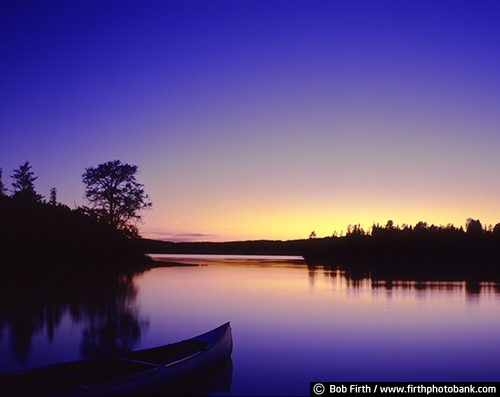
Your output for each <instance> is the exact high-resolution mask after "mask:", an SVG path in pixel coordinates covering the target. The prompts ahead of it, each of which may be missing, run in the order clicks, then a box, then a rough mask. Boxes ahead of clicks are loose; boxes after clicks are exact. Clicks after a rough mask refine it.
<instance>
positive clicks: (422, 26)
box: [0, 0, 500, 241]
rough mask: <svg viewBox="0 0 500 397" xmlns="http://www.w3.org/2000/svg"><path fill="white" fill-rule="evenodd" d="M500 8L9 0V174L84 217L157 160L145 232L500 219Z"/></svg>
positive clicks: (283, 235)
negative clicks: (115, 176) (105, 186)
mask: <svg viewBox="0 0 500 397" xmlns="http://www.w3.org/2000/svg"><path fill="white" fill-rule="evenodd" d="M499 20H500V3H499V2H498V1H482V0H474V1H463V0H450V1H447V0H443V1H426V0H421V1H411V0H408V1H383V0H381V1H375V0H374V1H358V0H349V1H347V0H345V1H340V0H339V1H333V0H332V1H294V0H288V1H272V0H266V1H259V0H252V1H245V0H236V1H215V0H213V1H212V0H210V1H195V0H183V1H175V0H171V1H149V0H142V1H139V0H137V1H127V0H120V1H106V0H100V1H93V0H88V1H78V0H71V1H51V0H47V1H23V0H14V1H12V0H3V1H2V2H0V142H1V143H0V168H2V169H3V177H2V180H3V182H4V184H5V185H6V186H7V187H9V188H12V186H11V183H12V179H11V178H10V175H12V174H13V170H14V169H17V168H19V166H20V165H21V164H23V163H24V162H25V161H27V160H28V161H29V162H30V164H31V166H32V171H33V172H34V173H35V175H36V176H37V177H38V179H37V180H36V181H35V188H36V191H37V192H38V193H40V194H42V195H43V196H45V197H46V198H47V199H48V198H49V192H50V189H51V188H53V187H55V188H56V189H57V199H58V201H60V202H63V203H64V204H67V205H69V206H70V207H71V208H74V207H75V206H81V205H85V204H87V202H86V201H85V199H84V198H83V194H84V185H83V183H82V174H83V172H84V171H85V168H87V167H90V166H94V167H95V166H97V165H99V164H102V163H105V162H107V161H111V160H115V159H119V160H121V161H122V162H124V163H129V164H134V165H137V166H138V167H139V173H138V174H137V180H138V181H139V182H140V183H142V184H144V187H145V190H146V193H148V194H149V196H150V197H151V200H152V202H153V209H152V210H150V211H146V212H144V214H143V215H144V217H143V220H144V223H143V224H142V225H140V230H141V234H142V235H143V236H144V237H148V238H156V239H163V240H168V241H234V240H257V239H272V240H289V239H300V238H307V237H308V236H309V234H310V233H311V232H312V231H315V232H316V235H317V236H318V237H323V236H331V235H332V234H333V232H335V231H336V232H337V233H341V232H344V233H345V231H346V228H347V225H349V224H360V225H361V227H363V228H365V230H366V229H368V228H369V227H370V226H371V225H372V224H374V223H380V224H381V225H385V223H386V222H387V220H389V219H390V220H393V221H394V223H395V224H399V225H402V224H410V225H415V224H416V223H417V222H419V221H425V222H427V223H429V224H435V225H447V224H449V223H452V224H454V225H455V226H457V227H458V226H463V225H465V220H466V219H467V218H474V219H479V220H480V221H481V222H482V223H483V224H493V225H494V224H496V223H498V222H500V155H499V153H500V73H499V71H500V46H499V43H500V24H499V23H498V21H499Z"/></svg>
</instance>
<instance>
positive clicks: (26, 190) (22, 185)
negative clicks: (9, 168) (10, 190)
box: [10, 161, 43, 203]
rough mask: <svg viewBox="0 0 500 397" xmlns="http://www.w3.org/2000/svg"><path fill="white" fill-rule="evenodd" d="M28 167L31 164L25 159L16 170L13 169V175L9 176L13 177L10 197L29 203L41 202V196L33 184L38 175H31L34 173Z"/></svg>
mask: <svg viewBox="0 0 500 397" xmlns="http://www.w3.org/2000/svg"><path fill="white" fill-rule="evenodd" d="M30 169H31V165H30V164H29V161H26V162H25V163H24V164H23V165H21V166H20V167H19V169H18V170H14V175H11V176H10V177H11V178H13V179H14V182H12V186H13V187H14V194H13V195H12V197H13V198H15V199H20V200H23V201H26V202H31V203H37V202H41V201H42V199H43V196H42V195H40V194H38V193H37V192H36V191H35V185H34V184H33V182H34V181H35V180H36V179H37V178H38V177H36V176H33V175H34V173H33V172H32V171H30Z"/></svg>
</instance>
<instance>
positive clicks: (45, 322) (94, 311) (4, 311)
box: [0, 270, 148, 364]
mask: <svg viewBox="0 0 500 397" xmlns="http://www.w3.org/2000/svg"><path fill="white" fill-rule="evenodd" d="M136 296H137V288H136V286H135V284H134V274H118V273H117V272H106V271H99V272H96V271H90V270H88V271H78V272H74V271H69V270H67V271H62V272H48V273H47V272H43V271H41V270H38V271H36V270H30V271H29V272H17V271H10V272H9V273H8V274H3V275H2V277H1V278H0V331H1V332H0V338H3V337H5V335H7V334H8V335H9V337H10V340H9V343H8V345H9V347H10V351H11V354H12V356H13V357H14V358H15V359H17V361H18V362H19V363H20V364H24V363H25V362H26V361H27V359H28V357H29V355H30V351H31V345H32V340H33V338H34V335H36V334H39V333H41V332H43V330H46V338H47V340H48V342H52V341H53V339H54V332H55V331H56V330H57V329H58V328H59V327H61V326H62V322H63V319H64V318H65V317H67V316H69V317H70V318H71V321H72V326H75V325H81V326H82V327H83V332H82V336H81V343H80V354H81V355H82V356H84V357H91V356H97V355H102V354H108V353H117V352H121V351H127V350H131V349H132V348H133V347H134V345H135V344H136V343H137V341H139V340H140V338H141V334H142V332H143V331H144V329H145V328H147V326H148V322H147V321H144V320H141V319H140V317H139V315H138V311H137V310H136V309H135V305H134V302H135V299H136Z"/></svg>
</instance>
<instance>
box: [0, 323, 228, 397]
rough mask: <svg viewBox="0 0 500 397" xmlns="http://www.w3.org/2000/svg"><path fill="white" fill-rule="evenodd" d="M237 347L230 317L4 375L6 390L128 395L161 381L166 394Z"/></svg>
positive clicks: (0, 382) (1, 386)
mask: <svg viewBox="0 0 500 397" xmlns="http://www.w3.org/2000/svg"><path fill="white" fill-rule="evenodd" d="M232 349H233V340H232V335H231V326H230V324H229V322H228V323H226V324H223V325H221V326H220V327H218V328H215V329H213V330H211V331H209V332H206V333H204V334H201V335H198V336H196V337H194V338H191V339H187V340H184V341H181V342H178V343H173V344H169V345H164V346H160V347H155V348H152V349H145V350H137V351H133V352H128V353H124V354H119V355H114V356H108V357H99V358H90V359H84V360H80V361H73V362H68V363H62V364H55V365H50V366H46V367H40V368H34V369H29V370H24V371H18V372H13V373H9V374H4V375H0V391H1V393H2V394H5V395H37V396H86V395H127V394H134V393H135V394H137V393H143V392H148V390H149V391H151V390H154V388H157V387H159V386H161V388H162V390H163V391H164V392H165V394H177V393H178V392H179V390H180V389H179V388H182V385H183V384H186V383H192V382H196V381H197V380H198V379H200V374H204V373H208V372H210V371H211V370H215V369H216V368H218V367H221V366H223V365H224V364H225V363H227V361H228V360H230V356H231V352H232ZM231 368H232V367H231ZM201 378H203V377H201Z"/></svg>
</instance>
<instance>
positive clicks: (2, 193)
mask: <svg viewBox="0 0 500 397" xmlns="http://www.w3.org/2000/svg"><path fill="white" fill-rule="evenodd" d="M6 192H7V189H6V188H5V185H4V184H3V181H2V169H1V168H0V197H3V196H5V195H6Z"/></svg>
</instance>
